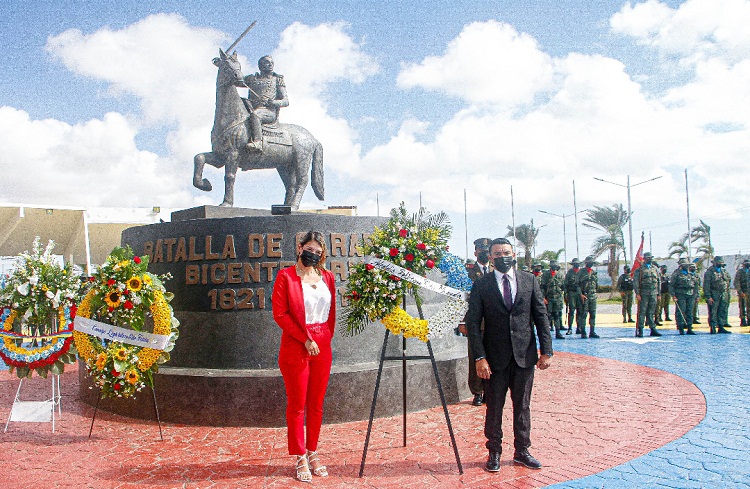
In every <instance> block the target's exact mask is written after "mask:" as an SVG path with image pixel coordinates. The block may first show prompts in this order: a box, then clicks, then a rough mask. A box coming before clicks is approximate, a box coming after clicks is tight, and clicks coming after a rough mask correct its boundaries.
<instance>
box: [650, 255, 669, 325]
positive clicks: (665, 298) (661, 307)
mask: <svg viewBox="0 0 750 489" xmlns="http://www.w3.org/2000/svg"><path fill="white" fill-rule="evenodd" d="M659 271H660V272H661V277H659V278H660V279H661V298H660V299H659V304H658V305H657V307H656V317H654V322H655V323H656V325H657V326H661V318H662V314H661V313H662V311H664V321H671V320H672V318H670V317H669V303H670V302H672V294H671V293H670V292H669V275H667V266H666V265H662V266H660V267H659Z"/></svg>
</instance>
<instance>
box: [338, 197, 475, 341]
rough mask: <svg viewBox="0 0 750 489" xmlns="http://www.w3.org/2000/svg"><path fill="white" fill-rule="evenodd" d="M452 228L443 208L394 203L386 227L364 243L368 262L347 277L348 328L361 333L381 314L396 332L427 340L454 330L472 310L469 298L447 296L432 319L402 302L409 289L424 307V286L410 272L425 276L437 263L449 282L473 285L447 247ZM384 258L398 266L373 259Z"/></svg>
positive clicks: (465, 287)
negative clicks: (413, 210)
mask: <svg viewBox="0 0 750 489" xmlns="http://www.w3.org/2000/svg"><path fill="white" fill-rule="evenodd" d="M450 232H451V226H450V224H449V222H448V216H447V215H446V214H445V213H443V212H441V213H439V214H436V215H432V214H430V213H428V212H427V211H426V210H425V209H424V208H422V209H420V211H419V212H418V213H417V214H414V215H412V216H408V214H407V212H406V208H405V207H404V204H403V202H402V203H401V205H400V206H399V207H398V208H394V209H392V210H391V217H390V219H389V220H388V222H387V223H386V224H385V225H384V226H383V228H382V229H381V228H378V227H376V228H375V231H374V232H373V234H372V235H371V236H370V238H369V242H363V243H362V245H361V246H360V247H359V248H360V251H361V252H362V254H363V255H365V256H366V259H365V262H364V263H359V264H356V265H354V266H353V267H352V270H351V273H350V274H349V278H348V279H347V291H346V294H345V297H346V298H347V299H348V304H347V306H346V307H344V309H343V313H342V315H341V316H340V321H342V322H343V324H344V326H345V330H346V333H347V334H349V335H354V334H359V333H360V332H362V331H363V330H364V329H365V328H366V327H367V325H368V324H369V323H370V322H372V321H375V320H380V321H381V322H382V323H383V325H384V326H385V327H386V328H387V329H388V330H389V331H391V332H392V333H393V334H396V335H400V334H403V335H404V337H405V338H418V339H420V340H421V341H425V342H426V341H427V340H429V339H430V338H435V337H439V336H442V335H444V334H445V333H446V332H448V331H450V330H452V329H453V327H455V325H456V324H457V323H458V322H459V321H460V320H461V318H462V317H463V315H464V314H465V312H466V308H467V304H466V301H465V300H464V299H462V298H454V299H452V300H449V301H447V302H446V303H445V305H444V306H443V308H442V309H441V310H440V311H439V312H437V313H436V314H435V315H434V316H432V317H430V318H429V319H421V318H414V317H412V316H411V315H410V314H409V313H408V312H406V311H405V310H404V309H403V308H402V307H400V304H401V303H402V302H403V300H404V297H405V294H406V293H409V294H411V295H412V296H413V297H414V299H415V301H416V303H417V307H418V308H419V309H420V310H421V306H422V298H421V296H420V294H419V286H418V285H417V284H415V283H412V282H411V281H409V277H412V276H419V277H420V278H421V277H425V276H426V275H427V272H428V271H429V270H432V269H433V268H435V267H436V266H437V268H438V269H439V270H440V271H442V272H443V273H444V274H445V277H446V285H447V286H448V287H454V288H457V289H459V290H460V291H463V292H468V290H469V289H470V288H471V280H469V277H468V275H467V273H466V268H465V267H464V265H463V263H462V262H461V259H460V258H458V257H456V256H454V255H452V254H450V253H448V252H447V248H448V246H447V241H448V238H449V237H450ZM368 257H375V258H376V259H379V260H368V259H367V258H368ZM384 262H388V263H390V264H393V265H395V267H391V266H387V267H384V266H376V265H375V264H373V263H380V264H382V263H384ZM391 271H396V273H391ZM399 271H400V272H402V273H399ZM412 274H413V275H412ZM415 282H417V281H415ZM421 282H425V281H421ZM426 282H430V281H426ZM433 284H434V282H433ZM435 285H437V284H435Z"/></svg>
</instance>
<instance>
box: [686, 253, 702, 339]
mask: <svg viewBox="0 0 750 489" xmlns="http://www.w3.org/2000/svg"><path fill="white" fill-rule="evenodd" d="M688 271H690V276H691V277H693V283H694V284H695V288H694V289H693V324H700V323H701V321H700V319H698V303H699V302H700V300H701V276H700V275H699V274H698V267H696V266H695V263H691V264H690V267H689V268H688Z"/></svg>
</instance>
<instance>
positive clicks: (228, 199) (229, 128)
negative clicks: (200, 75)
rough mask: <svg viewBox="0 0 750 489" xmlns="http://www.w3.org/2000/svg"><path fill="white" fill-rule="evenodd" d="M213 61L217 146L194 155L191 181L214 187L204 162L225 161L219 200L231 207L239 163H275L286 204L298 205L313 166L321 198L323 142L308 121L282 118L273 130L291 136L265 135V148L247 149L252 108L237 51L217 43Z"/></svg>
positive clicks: (243, 166)
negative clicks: (242, 88) (242, 90)
mask: <svg viewBox="0 0 750 489" xmlns="http://www.w3.org/2000/svg"><path fill="white" fill-rule="evenodd" d="M214 63H215V64H216V65H217V66H218V68H219V73H218V75H217V76H216V112H215V114H214V127H213V129H212V130H211V149H212V150H213V151H211V152H210V153H198V154H197V155H195V157H194V158H193V162H194V165H195V166H194V172H193V185H195V186H196V187H197V188H199V189H201V190H204V191H206V192H209V191H211V189H212V186H211V182H209V181H208V180H207V179H205V178H203V167H204V166H205V164H206V163H208V164H209V165H211V166H213V167H216V168H222V167H224V201H223V202H222V203H221V204H220V205H221V206H222V207H231V206H233V205H234V182H235V179H236V178H237V170H238V169H240V170H257V169H263V168H276V171H278V172H279V176H280V177H281V181H282V182H283V183H284V187H285V188H286V194H285V197H284V205H288V206H290V207H291V209H292V210H297V209H298V208H299V204H300V201H301V200H302V194H303V193H304V192H305V188H306V187H307V182H308V176H307V175H308V172H310V168H311V167H312V172H311V177H312V188H313V191H314V192H315V195H316V196H317V197H318V199H320V200H323V195H324V184H323V146H322V145H321V144H320V142H318V140H317V139H315V137H314V136H313V135H312V134H310V132H309V131H308V130H307V129H305V128H304V127H301V126H296V125H294V124H278V128H276V127H275V126H274V128H273V132H276V133H286V134H288V136H289V140H290V141H289V142H282V143H279V142H276V141H275V140H273V139H272V138H266V137H265V136H264V140H265V144H264V145H263V146H264V149H263V152H262V153H258V152H254V151H250V150H248V149H247V147H246V145H247V143H248V141H249V140H250V126H249V125H250V121H249V119H248V118H249V115H250V113H249V111H248V108H247V107H246V106H245V104H244V103H243V102H242V99H241V98H240V96H239V94H238V93H237V89H236V88H235V87H236V85H242V84H244V77H243V75H242V68H241V66H240V63H239V61H237V53H236V52H235V53H233V54H231V55H227V54H226V53H224V51H222V50H221V49H219V57H218V58H216V59H215V60H214Z"/></svg>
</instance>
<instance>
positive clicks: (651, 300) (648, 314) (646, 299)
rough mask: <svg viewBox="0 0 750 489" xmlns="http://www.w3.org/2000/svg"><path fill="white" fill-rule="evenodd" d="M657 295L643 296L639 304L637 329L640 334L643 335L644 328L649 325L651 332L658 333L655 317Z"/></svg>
mask: <svg viewBox="0 0 750 489" xmlns="http://www.w3.org/2000/svg"><path fill="white" fill-rule="evenodd" d="M657 297H658V296H657V295H656V294H642V295H641V301H640V302H639V303H638V320H637V321H636V323H635V327H636V328H637V329H638V333H639V334H643V327H644V326H645V325H646V324H648V327H649V328H650V329H651V331H656V324H655V322H654V316H655V315H656V302H657V301H656V298H657Z"/></svg>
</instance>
